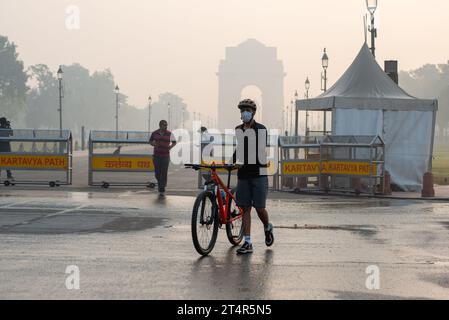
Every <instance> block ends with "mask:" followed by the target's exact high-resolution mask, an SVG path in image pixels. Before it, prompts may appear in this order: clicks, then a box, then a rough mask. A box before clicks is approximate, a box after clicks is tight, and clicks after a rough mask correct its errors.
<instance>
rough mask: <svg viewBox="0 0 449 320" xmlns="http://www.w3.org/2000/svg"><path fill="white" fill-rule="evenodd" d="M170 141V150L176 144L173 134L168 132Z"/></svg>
mask: <svg viewBox="0 0 449 320" xmlns="http://www.w3.org/2000/svg"><path fill="white" fill-rule="evenodd" d="M170 142H171V144H170V146H169V149H170V150H171V149H172V148H173V147H174V146H176V144H177V141H176V139H175V136H174V135H173V134H172V133H170Z"/></svg>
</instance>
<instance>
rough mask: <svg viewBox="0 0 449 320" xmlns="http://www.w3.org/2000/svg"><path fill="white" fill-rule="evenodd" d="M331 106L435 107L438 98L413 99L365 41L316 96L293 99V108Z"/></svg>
mask: <svg viewBox="0 0 449 320" xmlns="http://www.w3.org/2000/svg"><path fill="white" fill-rule="evenodd" d="M333 108H348V109H352V108H357V109H384V110H397V111H435V110H437V109H438V102H437V101H436V100H426V99H417V98H415V97H412V96H411V95H409V94H408V93H407V92H405V91H404V90H402V89H401V88H400V87H399V86H398V85H397V84H396V83H395V82H394V81H393V80H391V79H390V77H389V76H388V75H387V74H386V73H385V72H384V71H383V70H382V68H381V67H380V66H379V65H378V64H377V62H376V60H375V59H374V57H373V55H372V53H371V51H370V49H369V48H368V46H367V44H366V43H365V44H363V46H362V48H361V49H360V52H359V54H358V55H357V57H356V58H355V60H354V62H353V63H352V64H351V66H350V67H349V68H348V70H346V72H345V73H344V74H343V75H342V76H341V78H340V79H339V80H338V81H337V82H336V83H335V84H334V85H333V86H332V87H331V88H330V89H329V90H327V91H326V92H324V93H323V94H321V95H320V96H318V97H317V98H314V99H304V100H297V101H296V109H297V110H331V109H333Z"/></svg>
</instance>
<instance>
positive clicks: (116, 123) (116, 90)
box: [115, 85, 120, 139]
mask: <svg viewBox="0 0 449 320" xmlns="http://www.w3.org/2000/svg"><path fill="white" fill-rule="evenodd" d="M119 94H120V88H119V87H118V85H116V86H115V138H116V139H118V95H119Z"/></svg>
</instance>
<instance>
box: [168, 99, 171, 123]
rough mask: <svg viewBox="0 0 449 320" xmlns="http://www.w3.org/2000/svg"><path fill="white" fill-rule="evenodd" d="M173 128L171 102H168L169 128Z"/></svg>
mask: <svg viewBox="0 0 449 320" xmlns="http://www.w3.org/2000/svg"><path fill="white" fill-rule="evenodd" d="M170 128H171V112H170V103H168V129H169V130H170Z"/></svg>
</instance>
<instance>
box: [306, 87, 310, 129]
mask: <svg viewBox="0 0 449 320" xmlns="http://www.w3.org/2000/svg"><path fill="white" fill-rule="evenodd" d="M306 99H309V90H308V89H307V90H306ZM307 136H309V110H306V137H307Z"/></svg>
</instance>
